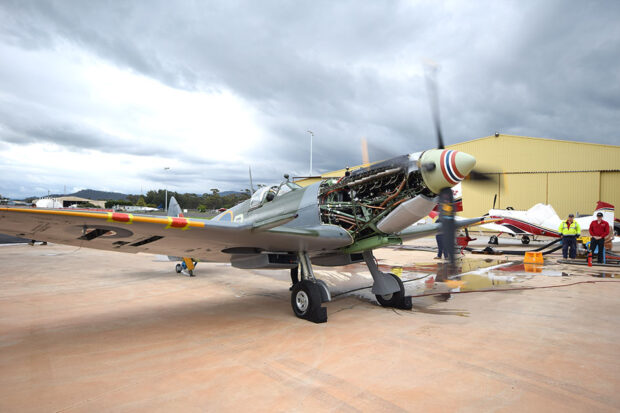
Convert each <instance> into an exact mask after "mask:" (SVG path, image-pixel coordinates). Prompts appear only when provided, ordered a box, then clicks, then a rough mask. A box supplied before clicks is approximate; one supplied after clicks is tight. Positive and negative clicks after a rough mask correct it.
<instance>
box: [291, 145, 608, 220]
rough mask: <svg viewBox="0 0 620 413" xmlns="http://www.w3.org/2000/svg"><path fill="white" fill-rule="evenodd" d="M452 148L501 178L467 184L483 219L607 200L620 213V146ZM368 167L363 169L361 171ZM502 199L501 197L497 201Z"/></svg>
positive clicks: (588, 206)
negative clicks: (503, 211)
mask: <svg viewBox="0 0 620 413" xmlns="http://www.w3.org/2000/svg"><path fill="white" fill-rule="evenodd" d="M447 149H454V150H458V151H463V152H467V153H469V154H471V155H473V156H474V157H475V158H476V162H477V163H476V170H480V171H484V172H489V173H492V174H497V176H498V179H496V180H495V181H496V182H495V183H487V184H481V183H480V182H476V183H475V184H474V185H472V184H471V183H470V182H468V181H467V180H465V181H463V182H462V191H463V212H461V213H460V215H463V216H468V217H473V216H480V215H483V214H485V213H487V212H488V211H489V209H491V208H492V207H493V200H494V199H495V208H508V207H512V208H514V209H529V208H530V207H532V206H533V205H535V204H537V203H544V204H551V205H552V206H553V208H554V209H555V211H556V212H557V213H558V215H559V216H560V217H564V216H566V215H567V214H569V213H571V212H572V213H577V212H578V213H580V214H590V213H592V212H593V211H594V209H595V207H596V203H597V202H598V201H599V200H600V201H604V202H607V203H610V204H612V205H614V206H616V209H620V146H616V145H601V144H596V143H587V142H573V141H563V140H556V139H546V138H531V137H527V136H516V135H504V134H496V135H493V136H487V137H484V138H479V139H473V140H470V141H466V142H462V143H457V144H454V145H449V146H447ZM363 166H367V165H358V166H354V167H351V168H350V169H351V170H353V169H357V168H360V167H363ZM345 171H346V169H340V170H337V171H332V172H326V173H324V174H322V175H321V176H316V177H310V178H303V179H300V180H298V181H296V182H297V183H298V184H300V185H302V186H305V185H309V184H311V183H314V182H316V181H318V180H320V179H325V178H333V177H341V176H343V175H344V173H345ZM496 195H497V196H496Z"/></svg>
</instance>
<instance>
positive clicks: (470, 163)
mask: <svg viewBox="0 0 620 413" xmlns="http://www.w3.org/2000/svg"><path fill="white" fill-rule="evenodd" d="M475 165H476V158H474V157H473V156H471V155H469V154H467V153H465V152H459V151H455V150H450V149H431V150H428V151H426V152H424V153H423V154H422V156H420V159H418V168H419V169H420V172H421V173H422V178H423V179H424V182H425V183H426V186H427V187H428V189H430V190H431V191H433V192H434V193H436V194H439V193H440V192H441V190H442V189H444V188H452V187H453V186H454V185H456V184H458V183H459V182H461V181H462V180H463V179H465V177H466V176H467V175H469V173H470V172H471V171H472V170H473V169H474V166H475Z"/></svg>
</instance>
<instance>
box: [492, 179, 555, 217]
mask: <svg viewBox="0 0 620 413" xmlns="http://www.w3.org/2000/svg"><path fill="white" fill-rule="evenodd" d="M501 179H502V188H501V195H500V197H499V199H500V202H499V204H498V207H499V208H508V207H512V208H514V209H523V210H525V209H529V208H531V207H532V206H534V205H536V204H538V203H543V204H544V203H546V202H547V174H540V173H539V174H505V175H502V178H501Z"/></svg>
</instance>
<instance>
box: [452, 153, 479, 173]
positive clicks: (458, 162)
mask: <svg viewBox="0 0 620 413" xmlns="http://www.w3.org/2000/svg"><path fill="white" fill-rule="evenodd" d="M454 166H455V169H456V170H457V172H458V173H459V175H460V176H467V175H469V173H470V172H471V171H472V170H473V169H474V166H476V158H474V157H473V156H471V155H470V154H468V153H465V152H457V153H456V156H455V157H454Z"/></svg>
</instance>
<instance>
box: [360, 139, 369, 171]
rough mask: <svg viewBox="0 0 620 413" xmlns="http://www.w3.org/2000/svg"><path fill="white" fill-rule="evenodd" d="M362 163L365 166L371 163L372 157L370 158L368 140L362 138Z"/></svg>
mask: <svg viewBox="0 0 620 413" xmlns="http://www.w3.org/2000/svg"><path fill="white" fill-rule="evenodd" d="M362 163H363V164H364V165H366V164H369V163H370V157H369V156H368V141H367V140H366V138H362Z"/></svg>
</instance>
